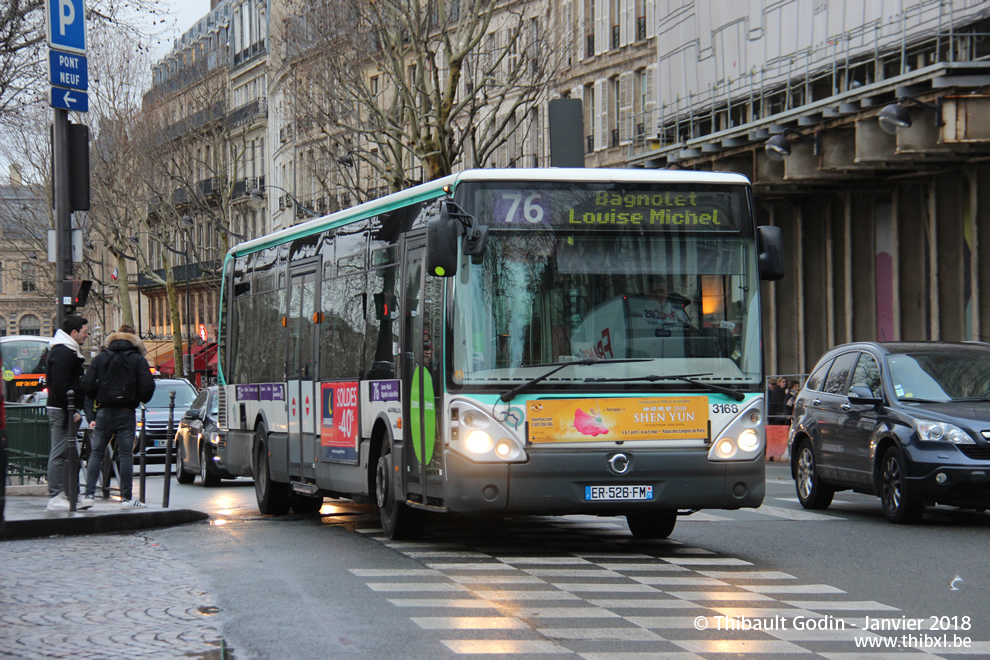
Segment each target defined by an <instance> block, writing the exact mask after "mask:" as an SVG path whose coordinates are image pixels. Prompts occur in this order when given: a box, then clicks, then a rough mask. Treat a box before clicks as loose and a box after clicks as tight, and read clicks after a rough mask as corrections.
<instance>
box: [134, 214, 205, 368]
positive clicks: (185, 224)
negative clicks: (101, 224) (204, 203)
mask: <svg viewBox="0 0 990 660" xmlns="http://www.w3.org/2000/svg"><path fill="white" fill-rule="evenodd" d="M179 224H181V225H182V233H183V234H184V235H185V238H186V240H185V248H186V249H185V250H184V251H183V250H176V249H175V248H173V247H172V246H171V245H169V244H168V243H166V242H165V241H163V240H162V239H161V238H159V237H158V236H155V235H154V234H151V233H148V232H142V233H146V234H147V235H148V237H149V238H153V239H155V240H156V241H158V243H159V244H160V245H162V246H164V247H165V249H166V250H168V251H169V252H171V253H172V254H178V255H183V256H184V257H185V261H186V265H185V281H186V354H187V355H188V356H189V357H188V358H187V359H188V360H189V369H190V371H193V372H195V369H193V358H192V331H191V330H190V325H189V323H190V311H189V298H190V296H189V242H190V241H189V234H188V229H189V228H190V227H191V226H192V224H193V220H192V218H190V217H189V216H188V215H184V216H182V218H180V219H179ZM127 240H128V241H129V242H131V243H134V244H135V245H139V244H140V242H141V239H140V238H139V237H138V235H137V234H131V235H130V236H128V237H127ZM183 372H185V368H183Z"/></svg>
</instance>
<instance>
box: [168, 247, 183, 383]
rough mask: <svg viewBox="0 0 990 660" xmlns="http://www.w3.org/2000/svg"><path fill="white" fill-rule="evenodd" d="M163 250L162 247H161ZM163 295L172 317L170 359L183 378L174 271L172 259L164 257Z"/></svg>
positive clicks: (180, 322)
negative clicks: (166, 299)
mask: <svg viewBox="0 0 990 660" xmlns="http://www.w3.org/2000/svg"><path fill="white" fill-rule="evenodd" d="M162 250H163V251H164V248H163V249H162ZM164 261H165V295H166V297H167V298H168V309H169V316H170V317H171V319H172V347H173V348H172V359H173V362H174V366H175V377H176V378H185V377H186V369H185V365H184V364H183V363H182V319H181V318H179V296H178V294H177V293H176V291H175V271H174V270H172V261H171V260H170V259H165V260H164Z"/></svg>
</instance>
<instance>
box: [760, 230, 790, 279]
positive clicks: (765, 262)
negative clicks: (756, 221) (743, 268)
mask: <svg viewBox="0 0 990 660" xmlns="http://www.w3.org/2000/svg"><path fill="white" fill-rule="evenodd" d="M756 231H757V234H756V239H757V240H756V244H757V246H758V248H759V250H760V257H759V260H760V279H761V280H771V281H773V280H779V279H781V278H782V277H784V239H783V237H782V235H781V233H780V227H774V226H773V225H761V226H759V227H757V228H756Z"/></svg>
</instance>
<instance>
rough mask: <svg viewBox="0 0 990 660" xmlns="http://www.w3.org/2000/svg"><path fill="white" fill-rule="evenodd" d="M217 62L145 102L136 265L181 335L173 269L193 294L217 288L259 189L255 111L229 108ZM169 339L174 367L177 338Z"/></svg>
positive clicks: (222, 67)
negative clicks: (143, 205) (253, 169)
mask: <svg viewBox="0 0 990 660" xmlns="http://www.w3.org/2000/svg"><path fill="white" fill-rule="evenodd" d="M219 61H220V62H222V63H221V64H217V65H215V66H214V67H213V68H210V65H209V63H208V62H207V60H205V59H203V60H200V62H202V66H200V62H197V63H196V64H195V65H194V66H193V68H192V69H191V71H190V75H189V76H188V78H189V79H190V80H191V81H192V82H190V83H189V84H188V85H186V86H184V87H183V88H182V89H181V90H179V91H177V92H172V93H168V92H167V91H166V90H154V89H153V90H152V91H151V92H149V93H148V94H146V95H145V98H144V107H143V112H142V117H141V122H140V126H141V128H140V131H139V133H140V136H141V137H140V149H139V151H140V154H141V161H142V165H141V167H140V168H139V172H140V176H141V177H142V178H143V185H142V188H143V189H144V190H146V191H148V193H149V194H150V198H151V206H150V208H149V209H148V212H147V213H146V214H144V215H142V216H141V217H142V224H143V227H142V229H141V231H140V232H139V233H141V232H143V233H147V234H148V235H149V239H148V241H142V243H141V248H142V249H141V250H140V251H139V255H138V257H139V260H140V262H141V268H142V272H143V273H144V274H145V275H146V276H147V277H148V278H150V279H151V280H152V281H154V282H157V283H158V284H160V285H161V286H164V287H165V289H166V296H167V300H168V305H169V310H170V315H171V319H172V327H173V329H177V328H181V325H180V319H181V313H180V309H178V308H177V301H178V295H177V292H176V288H175V287H176V281H175V280H176V268H177V267H178V266H179V265H180V264H181V268H182V272H183V274H184V277H182V278H181V280H189V279H195V282H196V290H197V291H200V292H201V291H205V290H211V291H214V292H215V291H216V290H217V289H218V288H219V271H220V266H221V263H222V257H223V256H224V254H226V252H227V250H228V249H229V247H230V241H231V239H232V238H234V239H236V238H241V237H243V234H242V233H241V232H246V229H245V228H244V226H243V225H244V224H246V223H242V222H239V220H241V219H242V218H243V215H244V212H245V211H249V210H250V209H251V205H252V204H253V202H252V201H251V199H250V196H249V195H250V193H251V190H250V189H249V188H251V187H256V186H257V185H258V184H257V183H251V182H249V180H248V178H247V171H246V167H247V163H248V161H249V160H250V159H253V158H254V151H253V150H254V139H255V138H256V137H260V136H261V135H262V134H263V133H260V132H259V131H260V130H261V129H259V128H258V125H257V122H256V120H257V119H258V109H257V108H255V109H254V110H251V109H250V108H231V103H230V97H231V95H230V91H229V85H230V77H229V71H228V70H227V68H226V61H225V60H219ZM238 230H240V231H238ZM173 246H181V247H182V249H181V250H176V248H175V247H173ZM187 259H188V261H189V263H186V260H187ZM163 275H164V276H163ZM173 337H174V342H175V352H176V365H178V364H180V360H181V350H182V338H181V332H177V331H173ZM177 370H178V367H177Z"/></svg>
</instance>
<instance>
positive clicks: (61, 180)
mask: <svg viewBox="0 0 990 660" xmlns="http://www.w3.org/2000/svg"><path fill="white" fill-rule="evenodd" d="M53 135H54V139H53V140H52V169H53V170H54V172H53V173H52V174H53V177H54V184H55V297H56V305H55V312H56V314H55V317H56V323H57V324H58V327H59V328H61V327H62V321H64V320H65V305H64V303H65V301H64V300H63V299H62V296H63V294H64V292H65V285H64V282H66V281H67V280H69V279H70V278H71V277H72V209H71V206H70V200H69V112H68V111H67V110H63V109H61V108H55V109H54V131H53ZM69 302H71V300H70V301H69Z"/></svg>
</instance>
